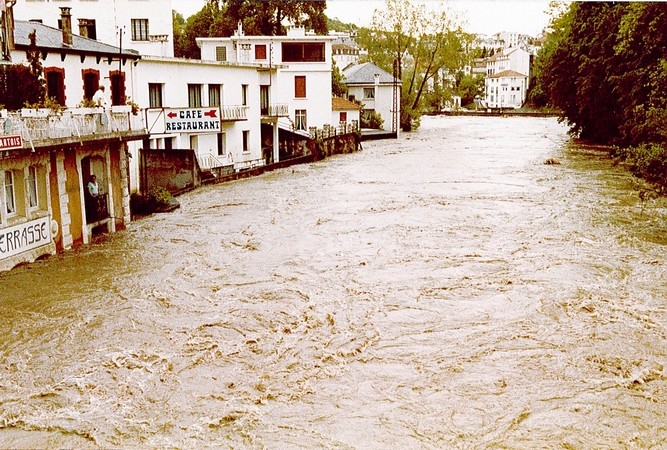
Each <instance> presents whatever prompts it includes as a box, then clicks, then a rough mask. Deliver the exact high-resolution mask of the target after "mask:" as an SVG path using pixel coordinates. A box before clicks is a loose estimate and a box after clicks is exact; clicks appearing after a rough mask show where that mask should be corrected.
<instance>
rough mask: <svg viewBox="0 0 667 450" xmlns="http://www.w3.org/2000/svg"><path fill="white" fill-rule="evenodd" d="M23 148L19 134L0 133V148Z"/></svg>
mask: <svg viewBox="0 0 667 450" xmlns="http://www.w3.org/2000/svg"><path fill="white" fill-rule="evenodd" d="M14 148H23V138H22V137H21V136H20V135H16V136H14V135H10V136H6V135H0V150H11V149H14Z"/></svg>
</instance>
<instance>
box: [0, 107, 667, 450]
mask: <svg viewBox="0 0 667 450" xmlns="http://www.w3.org/2000/svg"><path fill="white" fill-rule="evenodd" d="M548 158H555V159H557V160H559V161H560V162H561V164H560V165H546V164H544V162H545V160H546V159H548ZM179 200H180V202H181V205H182V207H181V209H180V210H178V211H177V212H175V213H171V214H161V215H155V216H151V217H148V218H146V219H143V220H141V221H138V222H134V223H132V224H131V226H130V227H129V228H128V229H127V230H126V231H124V232H121V233H118V234H115V235H113V236H107V237H104V238H101V239H99V240H97V241H96V242H95V243H94V244H93V245H90V246H88V247H86V248H84V249H81V250H77V251H73V252H69V253H66V254H64V255H58V256H54V257H51V258H49V259H47V260H45V261H40V262H37V263H35V264H32V265H29V266H23V267H19V268H16V269H14V270H12V271H10V272H6V273H3V274H0V443H2V444H1V445H0V447H12V448H36V447H37V448H60V447H67V448H110V447H112V448H207V447H208V448H239V449H240V448H253V449H254V448H267V449H297V448H322V449H406V448H420V449H441V448H444V449H447V448H466V449H467V448H518V449H534V448H572V449H583V448H665V447H667V369H666V366H667V258H666V254H667V221H666V218H667V207H666V206H667V205H665V202H662V203H661V202H652V203H649V204H646V205H642V203H641V202H640V201H639V198H638V195H637V192H636V191H635V190H634V188H633V181H632V179H631V177H630V176H629V175H627V173H626V172H625V171H623V170H622V169H620V168H618V167H614V166H613V164H612V163H611V161H610V160H609V159H608V158H607V157H606V156H605V153H604V151H602V150H601V149H600V148H596V147H591V146H586V145H584V144H581V143H577V142H576V141H571V140H570V139H569V138H568V136H567V133H566V129H565V128H564V126H563V125H560V124H558V122H557V121H556V120H555V119H553V118H484V117H482V118H480V117H426V118H424V119H423V122H422V126H421V128H420V129H419V131H417V132H415V133H412V134H404V135H403V136H402V137H401V139H399V140H398V141H396V140H387V141H375V142H366V143H364V150H363V151H361V152H359V153H356V154H352V155H343V156H338V157H333V158H330V159H327V160H325V161H321V162H317V163H314V164H308V165H301V166H295V167H292V168H287V169H284V170H278V171H275V172H272V173H269V174H265V175H263V176H260V177H257V178H253V179H246V180H242V181H237V182H233V183H228V184H224V185H218V186H209V187H205V188H202V189H200V190H197V191H195V192H191V193H188V194H186V195H183V196H181V197H180V198H179Z"/></svg>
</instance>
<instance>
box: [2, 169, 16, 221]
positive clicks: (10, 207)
mask: <svg viewBox="0 0 667 450" xmlns="http://www.w3.org/2000/svg"><path fill="white" fill-rule="evenodd" d="M5 206H6V208H7V209H6V212H7V214H8V215H13V214H16V201H15V198H14V174H13V173H12V171H11V170H6V171H5Z"/></svg>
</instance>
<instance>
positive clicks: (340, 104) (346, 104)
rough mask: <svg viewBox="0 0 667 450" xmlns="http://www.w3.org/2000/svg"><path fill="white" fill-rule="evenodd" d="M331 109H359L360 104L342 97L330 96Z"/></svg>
mask: <svg viewBox="0 0 667 450" xmlns="http://www.w3.org/2000/svg"><path fill="white" fill-rule="evenodd" d="M331 109H333V110H334V111H343V110H350V109H361V106H360V105H359V104H357V103H354V102H351V101H349V100H345V99H344V98H340V97H332V98H331Z"/></svg>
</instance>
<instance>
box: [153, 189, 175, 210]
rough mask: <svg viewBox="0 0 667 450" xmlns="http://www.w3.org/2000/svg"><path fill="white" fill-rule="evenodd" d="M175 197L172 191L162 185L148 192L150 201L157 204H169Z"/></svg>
mask: <svg viewBox="0 0 667 450" xmlns="http://www.w3.org/2000/svg"><path fill="white" fill-rule="evenodd" d="M173 198H174V197H173V196H172V195H171V193H170V192H169V191H168V190H166V189H165V188H162V187H155V188H152V189H151V190H150V191H149V192H148V200H149V202H151V203H153V204H155V205H156V206H167V205H169V203H170V202H171V200H172V199H173Z"/></svg>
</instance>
